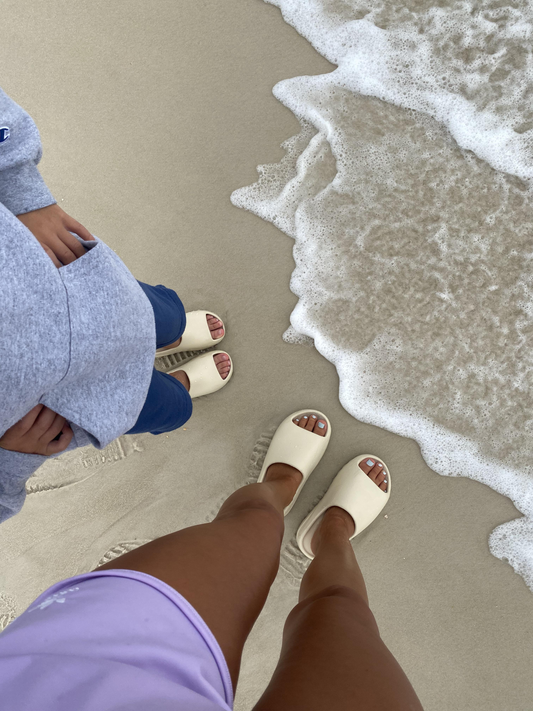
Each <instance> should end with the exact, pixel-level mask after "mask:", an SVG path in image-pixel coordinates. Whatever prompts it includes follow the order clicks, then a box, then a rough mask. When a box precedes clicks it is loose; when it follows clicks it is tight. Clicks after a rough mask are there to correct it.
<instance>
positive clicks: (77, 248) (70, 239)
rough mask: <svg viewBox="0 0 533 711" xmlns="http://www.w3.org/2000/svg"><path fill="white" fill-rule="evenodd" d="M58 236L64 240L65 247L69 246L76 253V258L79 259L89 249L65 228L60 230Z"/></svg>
mask: <svg viewBox="0 0 533 711" xmlns="http://www.w3.org/2000/svg"><path fill="white" fill-rule="evenodd" d="M57 236H58V238H59V239H60V240H61V241H62V242H63V244H64V245H65V247H67V248H68V249H69V250H70V251H71V252H73V253H74V255H75V257H74V258H75V259H78V257H82V256H83V255H84V254H85V252H86V251H87V250H86V249H85V247H84V246H83V245H82V244H80V243H79V242H78V240H77V239H76V238H75V237H74V235H71V234H70V232H69V231H68V230H66V229H65V230H63V231H62V232H61V233H59V232H58V235H57ZM83 239H85V238H83Z"/></svg>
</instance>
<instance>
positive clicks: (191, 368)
mask: <svg viewBox="0 0 533 711" xmlns="http://www.w3.org/2000/svg"><path fill="white" fill-rule="evenodd" d="M217 353H224V354H225V355H229V354H228V353H226V352H225V351H209V353H203V354H202V355H199V356H197V357H196V358H192V360H189V361H187V362H186V363H181V364H180V365H177V366H176V367H175V368H172V370H167V371H166V372H167V374H168V375H170V373H175V372H176V371H178V370H183V372H184V373H186V374H187V377H188V378H189V382H190V389H189V395H190V396H191V397H192V398H195V397H202V395H210V394H211V393H215V392H216V391H217V390H220V389H221V388H223V387H224V385H227V384H228V383H229V381H230V380H231V376H232V375H233V361H232V359H231V357H230V366H231V367H230V371H229V373H228V376H227V378H226V379H225V380H222V378H221V377H220V373H219V372H218V369H217V366H216V363H215V361H214V360H213V356H216V355H217Z"/></svg>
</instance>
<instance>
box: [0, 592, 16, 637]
mask: <svg viewBox="0 0 533 711" xmlns="http://www.w3.org/2000/svg"><path fill="white" fill-rule="evenodd" d="M16 616H17V603H16V602H15V600H14V598H12V597H11V595H8V594H7V593H3V592H0V632H1V631H2V630H4V629H5V628H6V627H7V626H8V625H9V624H10V623H11V622H13V620H14V619H15V617H16Z"/></svg>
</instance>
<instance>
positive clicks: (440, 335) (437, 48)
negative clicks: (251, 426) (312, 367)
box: [232, 0, 533, 588]
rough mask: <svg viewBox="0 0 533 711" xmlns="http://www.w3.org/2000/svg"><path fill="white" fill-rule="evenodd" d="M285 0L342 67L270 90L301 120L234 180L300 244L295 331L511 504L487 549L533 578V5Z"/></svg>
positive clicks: (439, 463)
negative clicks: (249, 181)
mask: <svg viewBox="0 0 533 711" xmlns="http://www.w3.org/2000/svg"><path fill="white" fill-rule="evenodd" d="M273 4H277V5H279V6H280V7H281V9H282V11H283V13H284V16H285V18H286V19H287V21H289V22H290V23H291V24H293V25H294V26H295V27H296V29H297V30H298V31H299V32H300V33H301V34H303V35H304V36H306V37H308V39H310V40H311V42H312V43H313V44H314V46H315V47H317V49H318V50H319V51H320V52H321V53H322V54H324V56H326V57H327V58H328V59H330V61H333V62H335V63H336V64H338V65H339V66H338V69H336V70H335V71H333V72H331V73H330V74H327V75H323V76H317V77H297V78H293V79H289V80H286V81H283V82H280V83H279V84H278V85H277V86H276V87H275V89H274V93H275V95H276V96H277V97H278V98H279V99H280V100H281V101H282V102H283V103H284V104H285V105H287V106H288V107H289V108H290V109H291V110H292V111H293V112H294V113H295V114H296V116H297V117H298V118H299V119H300V122H301V123H302V131H301V133H300V134H299V135H298V136H295V137H293V138H292V139H290V140H289V141H287V142H286V143H285V148H286V156H285V158H284V159H283V160H282V161H281V163H280V164H278V165H272V166H261V167H260V170H259V180H258V182H257V183H256V184H255V185H253V186H250V187H248V188H243V189H241V190H238V191H236V192H235V193H234V194H233V196H232V201H233V202H234V204H236V205H238V206H240V207H243V208H246V209H249V210H252V211H253V212H255V213H256V214H258V215H260V216H261V217H263V218H264V219H267V220H270V221H272V222H273V223H274V224H276V225H277V226H278V227H280V229H282V230H284V231H285V232H286V233H287V234H288V235H290V236H291V237H292V238H293V239H294V240H295V247H294V258H295V262H296V269H295V271H294V273H293V275H292V278H291V289H292V291H293V292H294V293H295V294H296V295H297V296H298V297H299V301H298V304H297V306H296V308H295V310H294V312H293V314H292V315H291V324H292V326H291V329H290V330H289V331H288V332H287V333H286V335H285V338H286V339H287V340H289V342H298V339H302V338H303V339H307V340H309V339H312V340H313V341H314V344H315V346H316V348H317V349H318V350H319V351H320V352H321V353H322V354H323V355H324V356H325V357H326V358H328V360H330V361H331V362H333V363H334V364H335V365H336V367H337V370H338V373H339V377H340V399H341V402H342V404H343V406H344V407H345V408H346V409H347V410H348V411H349V412H350V413H352V414H353V415H354V417H357V418H358V419H360V420H362V421H364V422H369V423H372V424H375V425H378V426H381V427H384V428H386V429H389V430H391V431H394V432H396V433H398V434H401V435H404V436H407V437H412V438H414V439H416V440H417V441H418V442H419V444H420V447H421V450H422V453H423V456H424V458H425V460H426V461H427V463H428V464H429V465H430V466H431V467H432V468H434V469H435V470H436V471H438V472H439V473H441V474H446V475H449V476H465V475H467V476H470V477H471V478H474V479H476V480H478V481H481V482H483V483H485V484H487V485H488V486H491V487H492V488H493V489H495V490H496V491H498V492H500V493H501V494H503V495H505V496H508V497H509V498H511V499H512V500H513V502H514V503H515V505H516V506H517V508H518V509H519V510H520V511H521V512H522V513H523V514H524V518H523V519H519V520H518V521H516V522H512V524H513V525H511V524H505V525H504V526H503V527H499V528H498V529H496V531H495V532H494V533H493V535H492V537H491V541H490V545H491V550H492V552H493V553H494V554H495V555H496V556H498V557H500V558H504V559H506V560H508V561H509V562H510V563H511V565H513V567H514V568H515V570H516V571H517V572H519V573H520V574H521V575H523V576H524V578H525V580H526V582H527V583H528V585H530V587H532V588H533V534H532V533H531V531H532V527H533V523H532V522H533V496H532V493H531V492H532V491H533V466H532V465H531V463H530V462H531V460H532V456H531V455H532V452H531V449H532V446H531V437H530V434H531V430H533V418H531V417H529V415H528V412H529V409H530V392H531V377H530V373H531V372H532V366H533V362H532V361H533V356H532V355H531V348H530V347H528V346H529V343H530V339H531V336H532V335H533V278H532V276H531V275H532V274H533V270H532V268H531V267H532V266H533V265H532V263H531V260H532V259H533V240H532V239H531V237H530V228H529V225H530V215H531V209H532V207H533V205H532V202H533V198H532V192H531V187H530V185H529V183H528V182H527V181H529V179H530V178H531V177H532V176H533V173H531V171H532V170H533V169H532V168H531V166H533V161H532V160H531V158H532V157H533V152H532V151H533V110H532V109H531V107H530V101H529V95H530V93H531V81H532V79H533V65H532V61H533V60H532V56H531V52H530V51H529V46H528V42H529V41H530V39H531V34H532V33H531V27H532V26H533V23H532V18H533V14H532V13H533V9H532V8H530V6H529V5H526V4H520V5H519V6H517V7H513V8H509V7H506V8H500V9H497V8H493V7H492V6H491V4H490V3H488V2H478V3H477V4H476V5H475V8H474V4H473V3H469V2H461V3H456V4H453V5H451V6H449V7H435V6H433V5H432V4H431V3H430V2H425V1H423V2H420V1H419V0H417V1H416V2H415V0H411V1H410V2H408V4H407V5H405V3H402V4H399V3H390V2H387V3H385V2H377V3H372V9H371V10H369V9H368V7H367V6H366V5H364V4H363V3H362V2H359V0H344V1H343V2H342V3H339V2H336V1H335V0H328V1H327V2H326V1H322V0H307V1H306V2H303V1H302V0H277V1H276V2H273ZM361 94H364V95H365V96H362V95H361ZM376 97H379V98H382V99H385V101H386V102H388V103H383V102H381V101H378V99H377V98H376ZM421 112H422V113H421ZM435 119H436V120H435ZM528 122H531V127H530V128H528V125H529V123H528ZM443 126H445V127H446V128H447V129H448V130H444V128H443ZM480 158H482V159H483V160H480ZM489 164H490V165H489ZM490 166H492V167H490ZM493 168H497V169H498V170H502V171H506V172H507V174H502V173H498V172H496V171H495V170H494V169H493ZM510 174H513V175H510ZM513 176H518V177H513ZM525 181H526V182H525ZM376 403H378V405H379V407H376ZM502 531H503V534H504V535H503V534H502Z"/></svg>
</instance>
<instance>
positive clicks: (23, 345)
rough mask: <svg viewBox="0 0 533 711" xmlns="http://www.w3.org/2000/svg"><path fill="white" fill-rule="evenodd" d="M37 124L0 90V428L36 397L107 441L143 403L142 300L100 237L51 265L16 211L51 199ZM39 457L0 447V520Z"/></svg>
mask: <svg viewBox="0 0 533 711" xmlns="http://www.w3.org/2000/svg"><path fill="white" fill-rule="evenodd" d="M41 156H42V147H41V140H40V136H39V132H38V130H37V127H36V126H35V124H34V122H33V121H32V119H31V117H30V116H29V115H28V114H27V113H26V112H25V111H24V110H23V109H22V108H21V107H20V106H18V105H17V104H16V103H15V102H14V101H12V100H11V99H10V98H9V97H8V96H7V95H6V94H5V93H4V92H3V91H2V90H1V89H0V309H1V311H0V436H2V435H3V434H4V432H5V431H6V430H7V429H9V427H11V426H12V425H13V424H15V422H17V421H18V420H20V419H21V417H23V416H24V415H25V414H26V413H27V412H29V411H30V410H31V409H32V408H33V407H35V405H37V404H38V403H42V404H43V405H46V406H47V407H49V408H51V409H52V410H54V411H55V412H57V413H59V414H60V415H62V416H63V417H65V418H66V419H67V421H68V422H69V423H70V424H71V426H72V429H73V431H74V437H73V440H72V442H71V444H70V445H69V448H68V449H74V448H76V447H80V446H84V445H86V444H93V445H94V446H95V447H98V448H102V447H105V446H106V445H107V444H109V442H111V441H112V440H113V439H115V437H118V436H119V435H121V434H124V433H125V432H127V431H128V430H129V429H130V428H131V427H133V425H134V424H135V422H136V421H137V417H138V416H139V413H140V411H141V409H142V406H143V404H144V401H145V399H146V395H147V392H148V387H149V385H150V379H151V376H152V369H153V365H154V356H155V348H156V346H155V323H154V314H153V310H152V307H151V305H150V302H149V301H148V299H147V298H146V296H145V294H144V292H143V291H142V289H141V288H140V286H139V285H138V284H137V282H136V280H135V279H134V277H133V276H132V274H131V273H130V272H129V271H128V269H127V267H126V266H125V265H124V263H123V262H122V261H121V260H120V259H119V258H118V257H117V255H116V254H115V253H114V252H113V250H112V249H110V248H109V247H108V246H107V245H106V244H104V242H102V241H101V240H98V239H96V240H95V241H94V242H87V241H84V240H80V241H81V243H82V244H83V245H84V246H85V247H86V248H87V250H88V251H87V252H86V253H85V254H84V255H83V256H82V257H80V258H79V259H77V260H76V261H74V262H73V263H72V264H68V265H65V266H64V267H61V268H60V269H57V268H56V267H55V266H54V264H53V262H52V260H51V259H50V258H49V257H48V255H47V254H46V253H45V251H44V250H43V248H42V247H41V245H40V244H39V242H38V241H37V240H36V239H35V237H34V236H33V234H32V233H31V232H30V231H29V230H28V229H27V228H26V227H25V226H24V225H23V224H22V222H20V220H18V219H17V218H16V215H20V214H22V213H25V212H30V211H32V210H37V209H39V208H41V207H46V206H47V205H52V204H54V203H55V202H56V201H55V200H54V198H53V196H52V194H51V193H50V191H49V190H48V188H47V187H46V185H45V183H44V181H43V179H42V177H41V175H40V173H39V170H38V169H37V164H38V162H39V161H40V159H41ZM45 459H46V457H43V456H40V455H33V454H23V453H20V452H12V451H8V450H5V449H2V448H0V522H1V521H4V520H5V519H6V518H9V517H10V516H12V515H13V514H15V513H17V512H18V511H19V510H20V508H21V507H22V504H23V503H24V498H25V483H26V481H27V479H28V478H29V477H30V475H31V474H32V473H33V472H34V471H35V470H36V469H37V468H38V467H39V466H40V465H41V464H42V462H43V461H44V460H45Z"/></svg>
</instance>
